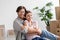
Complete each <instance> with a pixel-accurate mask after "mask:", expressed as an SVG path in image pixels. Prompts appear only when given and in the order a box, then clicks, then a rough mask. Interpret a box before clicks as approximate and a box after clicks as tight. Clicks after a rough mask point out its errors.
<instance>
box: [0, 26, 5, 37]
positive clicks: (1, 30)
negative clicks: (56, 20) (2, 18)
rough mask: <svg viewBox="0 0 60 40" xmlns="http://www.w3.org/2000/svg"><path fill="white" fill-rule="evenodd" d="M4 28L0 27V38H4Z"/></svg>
mask: <svg viewBox="0 0 60 40" xmlns="http://www.w3.org/2000/svg"><path fill="white" fill-rule="evenodd" d="M4 32H5V27H4V25H0V37H4Z"/></svg>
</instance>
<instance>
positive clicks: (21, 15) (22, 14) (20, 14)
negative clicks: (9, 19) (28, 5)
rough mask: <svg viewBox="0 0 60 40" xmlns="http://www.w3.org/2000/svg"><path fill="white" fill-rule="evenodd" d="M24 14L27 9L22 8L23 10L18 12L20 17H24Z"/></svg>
mask: <svg viewBox="0 0 60 40" xmlns="http://www.w3.org/2000/svg"><path fill="white" fill-rule="evenodd" d="M24 14H25V9H21V10H20V11H19V12H18V17H20V18H24Z"/></svg>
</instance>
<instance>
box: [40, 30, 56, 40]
mask: <svg viewBox="0 0 60 40" xmlns="http://www.w3.org/2000/svg"><path fill="white" fill-rule="evenodd" d="M40 37H41V38H48V39H50V40H57V36H56V35H54V34H52V33H50V32H49V31H47V30H42V34H41V35H40Z"/></svg>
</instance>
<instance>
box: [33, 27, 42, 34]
mask: <svg viewBox="0 0 60 40" xmlns="http://www.w3.org/2000/svg"><path fill="white" fill-rule="evenodd" d="M34 29H35V30H36V31H37V34H38V35H41V34H42V30H41V29H40V28H37V27H34Z"/></svg>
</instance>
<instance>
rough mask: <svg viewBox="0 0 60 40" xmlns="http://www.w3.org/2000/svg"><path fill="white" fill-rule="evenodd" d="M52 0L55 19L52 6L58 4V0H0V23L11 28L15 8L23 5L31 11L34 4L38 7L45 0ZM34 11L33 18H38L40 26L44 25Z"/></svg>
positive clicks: (15, 15)
mask: <svg viewBox="0 0 60 40" xmlns="http://www.w3.org/2000/svg"><path fill="white" fill-rule="evenodd" d="M50 1H52V2H53V4H54V6H53V7H52V12H53V14H54V16H53V19H55V11H54V7H55V6H58V5H59V2H58V1H59V0H0V25H3V24H4V25H5V27H6V29H12V28H13V26H12V25H13V21H14V19H15V18H16V17H17V14H16V12H15V11H16V8H17V7H18V6H20V5H23V6H25V7H26V8H27V9H28V10H31V11H33V10H32V9H33V8H34V7H36V6H39V7H40V8H41V7H42V6H44V5H45V4H46V3H47V2H50ZM33 13H34V15H33V16H34V19H35V20H38V22H39V25H40V26H41V27H45V26H46V25H45V23H44V22H41V20H40V19H39V17H38V16H37V15H36V13H35V12H34V11H33Z"/></svg>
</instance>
